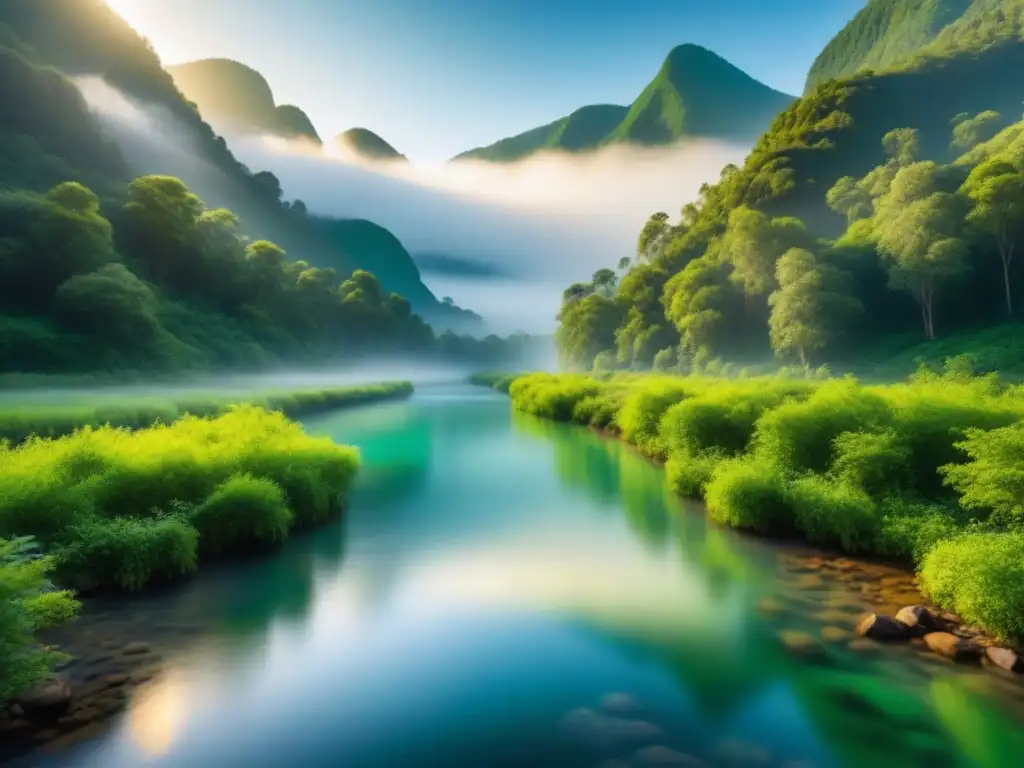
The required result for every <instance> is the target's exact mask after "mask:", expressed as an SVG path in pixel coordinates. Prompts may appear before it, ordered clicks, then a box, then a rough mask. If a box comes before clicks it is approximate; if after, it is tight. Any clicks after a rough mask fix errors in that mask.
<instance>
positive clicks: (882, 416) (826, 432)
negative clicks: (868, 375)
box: [754, 381, 891, 473]
mask: <svg viewBox="0 0 1024 768" xmlns="http://www.w3.org/2000/svg"><path fill="white" fill-rule="evenodd" d="M890 419H891V412H890V409H889V406H888V404H887V403H886V401H885V400H884V399H883V398H882V397H881V396H879V395H877V394H875V393H874V392H870V391H868V390H866V389H863V388H861V387H858V386H857V384H856V383H855V382H853V381H832V382H827V383H825V384H822V385H820V386H819V388H818V389H816V390H815V391H814V393H813V394H812V395H811V396H810V397H809V398H807V399H806V400H804V401H792V402H786V403H783V404H782V405H780V406H778V407H777V408H774V409H772V410H770V411H768V412H766V413H765V414H764V415H763V416H762V417H761V418H760V419H759V420H758V422H757V428H756V433H755V437H754V443H755V446H756V452H757V454H758V455H759V456H760V457H761V458H762V459H763V460H766V461H770V462H772V463H775V464H778V465H779V466H780V467H783V468H785V469H788V470H791V471H794V472H819V473H820V472H824V471H825V470H826V469H828V467H829V466H831V464H832V462H833V460H834V455H835V453H834V442H835V439H836V438H837V437H839V435H841V434H843V433H844V432H861V431H871V430H877V429H881V428H883V427H884V426H885V425H886V424H887V423H888V422H889V420H890Z"/></svg>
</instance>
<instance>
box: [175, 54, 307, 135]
mask: <svg viewBox="0 0 1024 768" xmlns="http://www.w3.org/2000/svg"><path fill="white" fill-rule="evenodd" d="M167 71H168V72H169V73H170V74H171V77H173V78H174V84H175V85H176V86H177V87H178V89H179V90H180V91H181V93H182V95H184V96H185V98H187V99H188V100H189V101H191V102H193V103H194V104H195V105H196V106H198V107H199V111H200V112H201V113H202V115H203V117H204V118H205V119H207V120H209V121H212V122H214V123H219V124H224V125H230V126H231V127H233V128H236V129H241V130H246V131H256V132H266V133H271V134H275V135H278V136H283V137H285V138H290V139H291V138H300V139H308V140H310V141H313V142H316V143H317V144H320V143H321V142H320V136H319V135H317V132H316V128H314V127H313V123H312V122H310V119H309V117H308V116H307V115H306V113H305V112H303V111H302V110H301V109H299V108H298V107H294V106H291V105H289V104H285V105H281V106H278V105H277V104H276V103H275V101H274V93H273V91H272V90H271V89H270V85H269V84H268V83H267V81H266V79H265V78H264V77H263V75H261V74H260V73H259V72H257V71H256V70H255V69H252V68H251V67H248V66H246V65H245V64H242V63H240V62H237V61H233V60H231V59H203V60H201V61H192V62H189V63H187V64H179V65H176V66H172V67H167Z"/></svg>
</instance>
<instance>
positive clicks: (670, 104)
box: [455, 45, 792, 162]
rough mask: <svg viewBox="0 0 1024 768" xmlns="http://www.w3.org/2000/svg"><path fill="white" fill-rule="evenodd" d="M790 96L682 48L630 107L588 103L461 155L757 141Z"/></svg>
mask: <svg viewBox="0 0 1024 768" xmlns="http://www.w3.org/2000/svg"><path fill="white" fill-rule="evenodd" d="M791 101H792V97H790V96H787V95H786V94H784V93H779V92H778V91H774V90H772V89H771V88H769V87H768V86H766V85H764V84H763V83H761V82H758V81H757V80H754V79H753V78H752V77H750V76H749V75H747V74H746V73H745V72H742V71H741V70H739V69H737V68H736V67H734V66H733V65H732V64H730V63H729V62H727V61H725V60H724V59H722V58H721V57H720V56H717V55H716V54H714V53H712V52H711V51H709V50H707V49H705V48H701V47H700V46H698V45H680V46H678V47H676V48H674V49H672V51H670V52H669V54H668V56H667V57H666V59H665V62H664V64H663V65H662V67H661V69H660V70H659V71H658V74H657V75H656V76H655V77H654V79H653V80H652V81H651V82H650V83H649V84H648V86H647V87H646V88H645V89H644V90H643V92H642V93H641V94H640V95H639V96H638V97H637V98H636V100H635V101H634V102H633V103H632V104H631V105H630V106H628V107H623V106H617V105H614V104H592V105H589V106H586V107H581V108H580V109H578V110H576V111H575V112H573V113H572V114H571V115H568V116H566V117H563V118H560V119H558V120H555V121H554V122H551V123H548V124H547V125H542V126H540V127H538V128H533V129H531V130H529V131H526V132H524V133H521V134H518V135H516V136H511V137H509V138H507V139H502V140H501V141H498V142H496V143H494V144H491V145H489V146H486V147H478V148H476V149H472V150H469V151H468V152H463V153H462V154H461V155H458V156H457V157H456V158H455V159H456V160H462V159H476V160H488V161H492V162H512V161H514V160H520V159H522V158H524V157H527V156H528V155H531V154H533V153H534V152H538V151H540V150H564V151H567V152H579V151H583V150H590V149H596V148H597V147H600V146H604V145H608V144H614V143H618V142H629V143H635V144H647V145H663V144H671V143H672V142H674V141H677V140H679V139H681V138H684V137H704V138H715V139H723V140H737V141H750V140H752V139H753V138H755V137H756V136H757V135H758V134H759V133H760V132H761V131H762V130H764V128H765V127H766V126H767V125H768V124H769V123H770V122H771V120H772V118H773V117H775V115H776V114H778V113H779V112H780V111H781V110H782V109H784V108H785V107H786V105H788V104H789V103H790V102H791Z"/></svg>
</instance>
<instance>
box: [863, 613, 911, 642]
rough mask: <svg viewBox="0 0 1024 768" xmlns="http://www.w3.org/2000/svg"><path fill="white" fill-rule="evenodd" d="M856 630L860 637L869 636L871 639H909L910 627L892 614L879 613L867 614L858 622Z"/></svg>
mask: <svg viewBox="0 0 1024 768" xmlns="http://www.w3.org/2000/svg"><path fill="white" fill-rule="evenodd" d="M854 632H855V633H856V634H857V635H859V636H860V637H867V638H870V639H871V640H886V641H895V640H909V639H910V629H909V628H908V627H907V625H906V624H904V623H903V622H900V621H896V619H894V618H892V617H891V616H882V615H880V614H877V613H869V614H866V615H865V616H864V617H863V618H862V619H861V620H860V621H859V622H858V623H857V628H856V629H855V630H854Z"/></svg>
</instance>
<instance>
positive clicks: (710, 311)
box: [664, 258, 729, 354]
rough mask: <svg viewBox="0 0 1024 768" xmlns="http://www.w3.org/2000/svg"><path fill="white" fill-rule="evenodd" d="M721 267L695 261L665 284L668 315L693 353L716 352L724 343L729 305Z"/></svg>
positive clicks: (704, 261) (702, 259)
mask: <svg viewBox="0 0 1024 768" xmlns="http://www.w3.org/2000/svg"><path fill="white" fill-rule="evenodd" d="M727 291H728V289H727V287H726V278H725V275H724V272H723V269H722V267H721V266H719V265H717V264H715V263H713V262H711V261H710V260H708V259H705V258H700V259H694V260H693V261H691V262H690V263H689V264H687V265H686V268H685V269H683V271H682V272H679V273H678V274H676V275H675V276H674V277H672V279H671V280H669V281H668V283H666V285H665V297H664V302H665V308H666V316H667V317H668V319H669V320H670V321H671V322H672V323H673V324H674V325H675V327H676V330H677V331H678V332H679V336H680V338H681V339H682V342H683V345H684V346H685V347H686V349H687V350H689V351H690V352H691V353H694V354H695V353H697V352H698V351H700V350H709V351H710V350H712V349H714V348H715V346H716V343H717V342H718V341H719V340H720V338H721V336H722V333H723V330H724V325H725V320H726V310H727V308H728V306H729V299H728V294H727Z"/></svg>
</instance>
